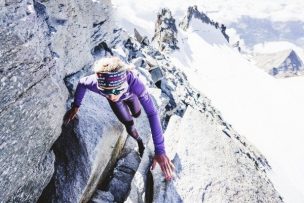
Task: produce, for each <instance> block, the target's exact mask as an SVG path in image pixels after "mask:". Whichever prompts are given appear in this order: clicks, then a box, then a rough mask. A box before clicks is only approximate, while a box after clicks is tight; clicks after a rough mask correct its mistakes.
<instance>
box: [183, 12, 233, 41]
mask: <svg viewBox="0 0 304 203" xmlns="http://www.w3.org/2000/svg"><path fill="white" fill-rule="evenodd" d="M192 18H196V19H199V20H201V21H202V22H203V23H207V24H210V25H213V26H214V27H215V28H216V29H220V30H221V32H222V34H223V35H224V37H225V39H226V40H227V41H228V42H229V36H228V35H227V34H226V26H225V25H224V24H219V23H218V22H215V21H213V20H211V19H210V18H209V17H208V16H207V15H206V14H205V13H204V12H200V11H199V10H198V8H197V6H189V7H188V11H187V15H186V16H185V17H184V19H183V20H182V22H181V23H180V24H179V26H180V27H181V28H182V29H183V30H187V29H188V27H189V24H190V22H191V20H192Z"/></svg>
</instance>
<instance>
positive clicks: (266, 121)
mask: <svg viewBox="0 0 304 203" xmlns="http://www.w3.org/2000/svg"><path fill="white" fill-rule="evenodd" d="M160 2H161V1H153V3H150V2H149V1H140V2H139V1H133V0H132V1H118V0H113V4H114V6H115V7H116V12H117V22H118V23H119V24H120V25H121V26H122V27H123V28H125V29H126V30H127V31H129V32H130V33H133V29H134V28H136V29H137V30H138V31H139V32H140V33H141V34H143V35H147V36H148V37H149V39H151V37H152V36H153V34H154V23H155V19H156V15H157V12H158V11H159V9H160V8H162V7H164V6H165V7H168V8H170V9H172V11H173V12H172V14H173V16H174V17H175V18H176V21H177V22H176V25H178V23H179V22H180V20H181V18H182V17H183V16H184V15H185V14H186V10H187V7H188V5H193V4H190V3H189V2H188V1H187V3H185V2H184V1H183V2H182V1H174V2H176V3H172V1H165V2H161V3H160ZM190 2H191V3H192V1H190ZM193 2H194V1H193ZM223 2H224V1H219V0H217V1H214V2H212V4H208V5H206V4H204V3H201V4H203V6H202V9H201V8H200V6H198V9H199V10H200V11H202V10H207V11H209V13H210V15H209V17H210V18H211V19H214V18H213V17H214V16H217V17H216V18H215V19H214V20H216V21H219V20H221V19H226V22H227V21H228V19H230V20H231V21H233V20H236V19H238V17H239V16H240V15H242V14H244V15H245V14H247V15H248V16H251V17H252V16H254V17H261V16H263V17H269V18H271V19H273V18H275V19H280V20H281V21H284V20H286V21H288V20H290V19H292V20H295V19H296V20H299V19H300V18H302V19H303V18H304V16H303V12H300V9H298V8H299V5H303V4H304V3H303V1H289V2H288V4H286V3H284V1H276V3H267V4H262V1H261V0H259V1H255V2H256V3H255V4H254V5H253V4H252V3H251V4H245V3H241V2H244V1H237V2H238V3H239V5H241V7H239V10H238V11H236V10H235V9H236V8H235V2H232V1H228V2H227V1H225V3H223ZM242 6H243V7H242ZM302 7H304V5H303V6H302ZM283 8H284V9H283ZM229 9H230V10H229ZM212 10H213V11H214V12H213V13H212V12H211V11H212ZM270 11H275V12H273V13H272V14H273V15H271V16H270V13H271V12H270ZM207 15H208V13H207ZM221 15H222V16H221ZM219 22H220V23H222V22H223V21H219ZM223 23H225V22H223ZM178 41H179V44H178V46H179V47H180V51H176V52H174V53H173V54H172V56H171V57H172V58H171V60H172V62H173V63H174V64H175V65H176V66H177V67H178V68H180V69H182V70H183V71H184V72H185V73H186V74H187V77H188V80H189V81H190V83H191V84H192V85H193V86H194V87H195V88H197V89H199V90H200V91H201V92H202V93H203V94H204V95H206V96H207V97H208V98H209V99H210V100H211V101H212V103H213V105H214V106H215V108H217V109H218V110H219V111H220V112H221V113H222V115H223V117H224V119H225V120H226V121H227V122H228V123H230V124H232V126H233V128H234V129H235V130H236V131H238V132H239V133H240V134H241V135H243V136H245V137H246V138H247V139H248V140H249V141H251V142H252V144H253V145H254V146H256V147H257V148H258V149H259V150H260V151H261V152H262V153H263V154H264V155H265V157H266V158H267V159H268V161H269V163H270V165H271V166H272V172H271V173H270V176H271V179H272V180H273V183H274V186H275V187H276V189H277V190H278V191H279V193H280V194H281V195H282V196H283V198H284V201H286V202H292V203H293V202H299V203H300V202H304V173H303V171H304V147H303V146H302V145H303V140H304V139H303V136H304V134H303V132H304V124H303V116H304V105H303V104H304V94H303V93H304V78H303V77H294V78H288V79H275V78H273V77H272V76H270V75H268V74H267V73H265V72H264V71H263V70H261V69H259V68H257V67H256V66H255V65H254V63H253V62H251V61H249V60H248V59H247V58H246V57H245V56H242V55H241V54H240V53H239V52H238V51H237V50H236V49H233V48H231V46H230V45H229V44H228V43H227V42H226V40H225V39H224V37H223V35H222V34H221V33H220V31H219V30H216V29H215V28H214V27H212V26H211V25H207V24H202V23H201V22H200V21H198V20H193V21H192V22H191V25H190V27H189V29H188V30H187V31H183V30H181V29H178ZM286 43H287V44H288V42H286ZM286 43H275V42H273V43H272V44H271V46H272V47H274V44H275V46H276V47H278V49H280V47H282V46H283V45H284V46H285V45H286ZM280 44H283V45H282V46H280ZM271 46H270V45H269V44H268V45H267V46H266V45H265V44H259V45H257V46H255V47H254V49H255V50H256V51H257V52H263V50H264V51H265V50H266V47H267V50H268V52H269V51H271V49H272V48H269V47H271ZM297 49H298V50H299V52H303V50H302V49H301V48H299V47H297ZM272 50H273V49H272ZM301 57H302V56H301Z"/></svg>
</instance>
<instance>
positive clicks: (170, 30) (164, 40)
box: [152, 9, 179, 52]
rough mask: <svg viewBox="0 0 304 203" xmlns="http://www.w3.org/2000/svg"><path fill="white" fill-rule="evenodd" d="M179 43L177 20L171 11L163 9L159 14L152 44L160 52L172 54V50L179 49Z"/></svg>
mask: <svg viewBox="0 0 304 203" xmlns="http://www.w3.org/2000/svg"><path fill="white" fill-rule="evenodd" d="M177 43H178V40H177V28H176V25H175V19H174V18H173V16H172V14H171V11H170V10H169V9H162V10H161V11H160V12H159V13H158V14H157V20H156V25H155V33H154V36H153V38H152V44H153V45H154V46H155V47H157V48H158V49H159V50H160V51H166V52H171V51H172V50H176V49H179V48H178V46H177Z"/></svg>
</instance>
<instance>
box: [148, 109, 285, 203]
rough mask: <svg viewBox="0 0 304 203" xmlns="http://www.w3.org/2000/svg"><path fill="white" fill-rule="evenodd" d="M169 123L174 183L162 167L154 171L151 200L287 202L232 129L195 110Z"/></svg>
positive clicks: (257, 157)
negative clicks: (224, 127)
mask: <svg viewBox="0 0 304 203" xmlns="http://www.w3.org/2000/svg"><path fill="white" fill-rule="evenodd" d="M171 119H172V121H171V120H170V122H169V125H168V128H167V131H166V143H167V146H169V147H167V153H168V155H169V157H171V158H172V159H173V163H174V165H175V167H176V169H175V174H174V179H173V180H172V181H170V182H166V181H165V180H164V177H163V175H162V172H161V170H160V168H159V167H157V168H156V169H155V170H154V171H153V172H152V174H153V183H154V197H153V202H283V201H282V198H281V197H280V196H279V194H278V192H277V191H276V190H275V188H274V187H273V184H272V183H271V182H270V180H269V178H268V177H267V174H266V172H265V170H266V168H267V165H265V163H264V162H262V161H261V157H260V156H258V155H259V152H258V151H257V150H255V149H254V148H253V147H249V146H247V145H244V144H243V143H241V142H239V140H238V139H235V138H234V136H235V135H234V132H233V131H230V132H227V131H226V132H224V131H223V130H222V129H223V127H222V126H221V125H220V123H218V122H214V120H211V119H210V118H208V117H207V116H206V114H203V113H200V112H199V111H197V110H194V109H192V108H188V109H187V111H186V113H185V115H184V117H183V118H178V117H177V116H172V117H171ZM251 150H253V151H251Z"/></svg>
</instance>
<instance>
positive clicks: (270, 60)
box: [254, 49, 304, 78]
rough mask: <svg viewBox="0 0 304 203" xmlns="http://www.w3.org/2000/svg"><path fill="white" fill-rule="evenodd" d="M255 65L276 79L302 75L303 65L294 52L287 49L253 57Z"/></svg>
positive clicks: (303, 71) (303, 72)
mask: <svg viewBox="0 0 304 203" xmlns="http://www.w3.org/2000/svg"><path fill="white" fill-rule="evenodd" d="M254 60H255V62H256V65H257V66H258V67H260V68H262V69H263V70H265V71H266V72H268V73H269V74H270V75H272V76H274V77H276V78H286V77H292V76H298V75H303V74H304V65H303V62H302V60H301V59H300V57H299V56H298V55H297V53H296V52H295V51H294V50H291V49H288V50H284V51H280V52H276V53H270V54H258V55H256V56H254Z"/></svg>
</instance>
